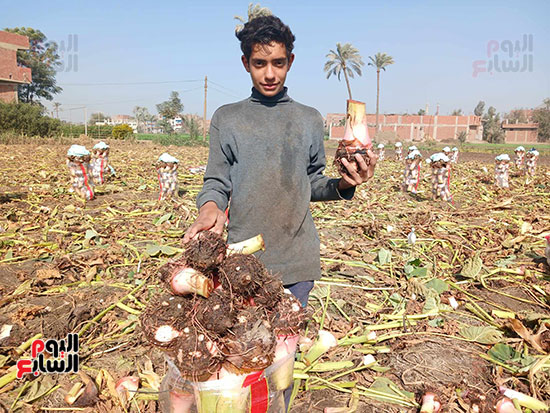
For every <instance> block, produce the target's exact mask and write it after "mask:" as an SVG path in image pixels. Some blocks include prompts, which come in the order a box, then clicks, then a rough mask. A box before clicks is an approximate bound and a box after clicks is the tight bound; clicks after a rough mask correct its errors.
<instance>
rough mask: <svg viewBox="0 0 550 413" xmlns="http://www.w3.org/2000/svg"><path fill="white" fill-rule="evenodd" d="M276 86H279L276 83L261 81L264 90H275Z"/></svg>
mask: <svg viewBox="0 0 550 413" xmlns="http://www.w3.org/2000/svg"><path fill="white" fill-rule="evenodd" d="M277 86H279V84H278V83H270V84H267V83H262V87H263V88H264V89H265V90H270V91H272V90H275V89H277Z"/></svg>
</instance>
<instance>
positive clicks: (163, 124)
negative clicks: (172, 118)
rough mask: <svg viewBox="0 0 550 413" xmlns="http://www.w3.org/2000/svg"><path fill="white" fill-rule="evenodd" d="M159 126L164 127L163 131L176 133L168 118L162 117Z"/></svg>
mask: <svg viewBox="0 0 550 413" xmlns="http://www.w3.org/2000/svg"><path fill="white" fill-rule="evenodd" d="M157 125H158V127H159V128H161V129H162V133H167V134H172V133H174V128H172V125H170V122H168V120H166V119H164V118H163V119H161V120H159V121H158V123H157Z"/></svg>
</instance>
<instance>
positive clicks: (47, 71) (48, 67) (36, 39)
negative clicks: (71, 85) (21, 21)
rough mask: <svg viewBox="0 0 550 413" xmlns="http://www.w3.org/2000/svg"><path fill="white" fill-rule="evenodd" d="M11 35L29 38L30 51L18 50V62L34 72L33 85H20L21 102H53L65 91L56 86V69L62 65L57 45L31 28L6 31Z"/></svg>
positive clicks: (7, 29)
mask: <svg viewBox="0 0 550 413" xmlns="http://www.w3.org/2000/svg"><path fill="white" fill-rule="evenodd" d="M4 30H5V31H7V32H10V33H16V34H21V35H23V36H27V37H28V38H29V43H30V49H29V50H18V51H17V60H18V61H19V63H21V64H22V65H23V66H25V67H29V68H30V69H31V71H32V83H30V84H24V85H19V88H18V90H17V94H18V96H19V101H21V102H24V103H35V104H40V102H38V99H41V98H43V99H46V100H53V97H54V95H56V94H58V93H60V92H61V91H62V90H63V89H61V88H60V87H59V86H57V85H56V80H55V74H56V68H57V67H59V66H60V65H61V61H60V58H59V55H58V54H57V44H56V43H55V42H48V39H47V38H46V36H45V35H44V33H42V32H41V31H40V30H35V29H32V28H30V27H15V28H13V29H9V28H6V29H4Z"/></svg>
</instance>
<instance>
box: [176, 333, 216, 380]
mask: <svg viewBox="0 0 550 413" xmlns="http://www.w3.org/2000/svg"><path fill="white" fill-rule="evenodd" d="M167 354H168V356H169V357H170V358H171V359H172V360H173V361H174V363H175V364H176V367H177V368H178V370H179V371H180V373H181V375H182V377H183V378H184V379H188V380H191V381H205V380H207V379H209V378H210V377H211V376H212V374H214V373H215V372H216V371H217V370H218V369H219V367H220V364H221V362H222V361H223V355H222V353H221V352H220V350H219V348H218V345H217V344H216V343H215V342H214V341H213V340H212V339H210V338H209V337H208V336H207V335H206V334H205V333H204V332H202V331H200V330H199V329H196V328H194V327H185V328H184V329H183V330H182V334H181V335H180V336H179V337H178V338H176V343H175V345H174V346H172V347H170V348H169V349H168V351H167Z"/></svg>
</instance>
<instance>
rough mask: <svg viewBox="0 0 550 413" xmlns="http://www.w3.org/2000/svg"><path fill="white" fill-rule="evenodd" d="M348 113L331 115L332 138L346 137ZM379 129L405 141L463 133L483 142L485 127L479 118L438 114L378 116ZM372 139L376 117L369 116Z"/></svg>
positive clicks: (443, 138)
mask: <svg viewBox="0 0 550 413" xmlns="http://www.w3.org/2000/svg"><path fill="white" fill-rule="evenodd" d="M342 119H345V115H344V114H335V113H329V114H328V115H327V120H326V126H327V128H328V130H329V137H330V138H331V139H341V138H342V137H343V136H344V126H339V125H340V124H341V123H342ZM378 120H379V130H380V131H381V132H393V133H394V134H395V136H396V139H399V140H402V141H424V140H435V141H448V140H455V139H457V138H458V135H459V134H460V133H461V132H466V140H467V141H468V142H481V140H482V135H483V128H482V126H481V118H480V117H479V116H474V115H470V116H439V115H438V116H434V115H382V114H380V115H378ZM367 123H368V125H369V136H371V137H373V136H374V135H375V129H376V115H375V114H367Z"/></svg>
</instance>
